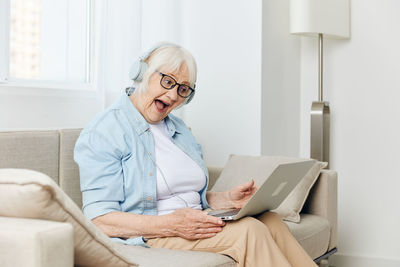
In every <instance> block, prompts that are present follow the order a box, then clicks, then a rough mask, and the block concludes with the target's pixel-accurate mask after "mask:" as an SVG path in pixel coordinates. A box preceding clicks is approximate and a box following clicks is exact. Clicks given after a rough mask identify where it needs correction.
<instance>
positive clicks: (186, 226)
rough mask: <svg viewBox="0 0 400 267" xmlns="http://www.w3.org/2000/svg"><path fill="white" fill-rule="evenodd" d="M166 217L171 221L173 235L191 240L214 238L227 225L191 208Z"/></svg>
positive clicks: (218, 219)
mask: <svg viewBox="0 0 400 267" xmlns="http://www.w3.org/2000/svg"><path fill="white" fill-rule="evenodd" d="M166 216H168V217H169V219H170V220H169V222H170V223H169V226H170V227H171V230H172V231H171V232H172V234H173V235H174V236H179V237H182V238H185V239H189V240H196V239H202V238H209V237H213V236H215V235H216V234H217V233H219V232H221V231H222V227H223V226H224V225H225V222H224V221H222V220H221V219H220V218H217V217H213V216H210V215H207V212H205V211H201V210H195V209H191V208H184V209H179V210H176V211H174V212H173V213H170V214H168V215H166Z"/></svg>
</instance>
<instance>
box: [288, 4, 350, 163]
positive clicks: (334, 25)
mask: <svg viewBox="0 0 400 267" xmlns="http://www.w3.org/2000/svg"><path fill="white" fill-rule="evenodd" d="M290 32H291V33H292V34H298V35H302V36H308V37H318V101H314V102H312V105H311V135H310V157H311V158H313V159H317V160H319V161H326V162H328V163H329V139H330V136H329V135H330V109H329V103H328V102H327V101H324V100H323V39H324V38H331V39H348V38H350V0H291V2H290Z"/></svg>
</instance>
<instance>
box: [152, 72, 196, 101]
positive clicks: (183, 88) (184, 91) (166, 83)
mask: <svg viewBox="0 0 400 267" xmlns="http://www.w3.org/2000/svg"><path fill="white" fill-rule="evenodd" d="M157 73H158V74H160V75H161V76H162V77H161V80H160V84H161V86H162V87H164V88H165V89H167V90H171V89H173V88H174V87H175V86H177V85H178V89H177V90H178V95H179V96H181V97H183V98H187V97H189V96H190V95H191V94H193V92H194V89H193V88H192V87H190V86H189V85H186V84H181V83H178V82H177V81H176V80H175V79H174V78H172V77H171V76H169V75H167V74H164V73H162V72H159V71H157Z"/></svg>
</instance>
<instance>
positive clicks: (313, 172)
mask: <svg viewBox="0 0 400 267" xmlns="http://www.w3.org/2000/svg"><path fill="white" fill-rule="evenodd" d="M304 160H306V159H302V158H290V157H279V156H242V155H231V156H230V158H229V160H228V162H227V164H226V165H225V167H224V169H223V171H222V173H221V175H220V176H219V178H218V179H217V181H216V182H215V184H214V186H213V187H212V189H211V190H212V191H216V192H218V191H226V190H230V189H231V188H233V187H235V186H237V185H239V184H242V183H245V182H248V181H249V180H250V179H254V182H255V185H256V186H260V185H261V184H262V183H263V182H264V181H265V179H267V178H268V177H269V176H270V175H271V173H272V172H273V171H274V170H275V168H276V167H277V166H278V165H279V164H281V163H290V162H299V161H304ZM326 165H327V163H325V162H319V161H316V162H315V164H314V165H313V166H312V167H311V169H310V171H309V172H308V173H307V174H306V175H305V176H304V177H303V178H302V180H301V181H300V183H299V184H298V185H297V186H296V187H295V188H294V189H293V191H292V192H291V193H290V194H289V195H288V197H287V198H286V199H285V200H284V201H283V202H282V203H281V205H280V206H279V207H278V208H277V209H275V210H273V211H274V212H276V213H278V214H279V215H281V217H282V218H283V219H284V220H287V221H292V222H299V221H300V215H299V214H300V211H301V209H302V207H303V205H304V202H305V201H306V199H307V196H308V193H309V191H310V189H311V187H312V185H313V184H314V183H315V181H316V180H317V178H318V176H319V173H320V171H321V169H322V168H324V167H326Z"/></svg>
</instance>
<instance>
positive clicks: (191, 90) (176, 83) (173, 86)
mask: <svg viewBox="0 0 400 267" xmlns="http://www.w3.org/2000/svg"><path fill="white" fill-rule="evenodd" d="M156 72H157V73H158V74H160V75H161V79H160V85H161V86H162V87H163V88H164V89H167V90H172V89H174V88H175V86H177V85H178V88H177V89H176V90H177V93H178V95H179V96H180V97H183V98H188V97H189V96H191V95H192V94H193V93H194V91H195V90H194V88H192V87H190V86H189V85H187V84H182V83H178V82H177V81H176V80H175V79H174V78H173V77H171V76H169V75H167V74H164V73H162V72H160V71H156ZM164 77H168V78H171V79H172V80H173V81H174V82H175V84H174V85H172V86H171V87H170V88H167V87H165V86H164V85H163V84H162V80H163V79H164ZM181 86H187V87H188V88H189V89H190V93H189V94H188V95H187V96H183V95H181V94H180V93H179V88H181ZM194 87H195V88H196V85H194Z"/></svg>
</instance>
